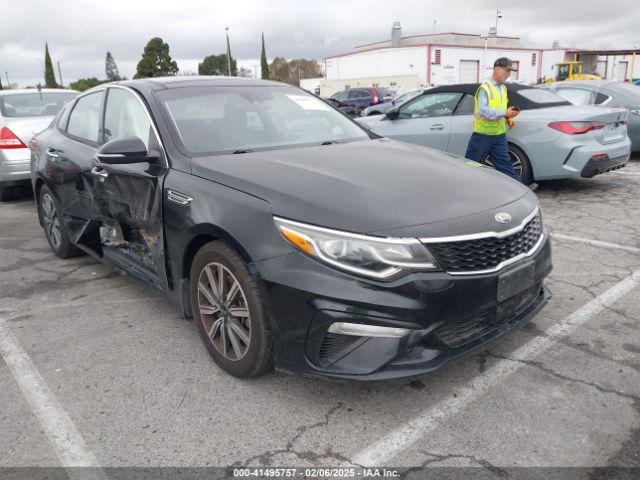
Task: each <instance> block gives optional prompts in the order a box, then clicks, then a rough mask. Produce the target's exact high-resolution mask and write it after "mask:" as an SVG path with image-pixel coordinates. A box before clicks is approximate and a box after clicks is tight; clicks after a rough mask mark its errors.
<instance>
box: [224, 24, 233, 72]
mask: <svg viewBox="0 0 640 480" xmlns="http://www.w3.org/2000/svg"><path fill="white" fill-rule="evenodd" d="M224 31H225V32H226V34H227V75H229V76H231V46H230V45H229V27H225V29H224Z"/></svg>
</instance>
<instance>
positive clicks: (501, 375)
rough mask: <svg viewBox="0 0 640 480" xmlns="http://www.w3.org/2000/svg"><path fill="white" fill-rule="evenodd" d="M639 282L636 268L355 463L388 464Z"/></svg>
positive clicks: (358, 456) (364, 452)
mask: <svg viewBox="0 0 640 480" xmlns="http://www.w3.org/2000/svg"><path fill="white" fill-rule="evenodd" d="M639 283H640V270H637V271H635V272H634V273H633V274H631V275H630V276H628V277H627V278H625V279H624V280H622V281H620V282H619V283H617V284H615V285H614V286H613V287H611V288H610V289H608V290H607V291H605V292H604V293H602V294H601V295H599V296H598V297H596V298H594V299H593V300H591V301H590V302H589V303H587V304H586V305H584V306H583V307H582V308H580V309H578V310H576V311H575V312H573V313H572V314H571V315H569V316H568V317H566V318H564V319H563V320H562V321H561V322H559V323H556V324H554V325H553V326H552V327H551V328H549V329H548V330H547V332H546V333H547V335H546V336H544V337H535V338H534V339H532V340H531V341H529V342H528V343H526V344H524V345H522V346H521V347H520V348H518V349H517V350H515V351H514V352H512V353H511V354H510V356H509V358H510V360H500V361H498V362H497V363H496V364H494V365H493V366H492V367H491V368H490V369H488V370H487V371H486V372H485V373H484V374H483V375H481V376H478V377H476V378H474V379H473V380H472V381H471V382H469V383H468V384H466V385H465V386H464V387H463V388H462V389H460V390H456V395H457V397H454V398H453V399H451V398H447V399H446V400H443V401H441V402H439V403H436V404H434V405H432V406H431V408H429V409H428V410H426V411H425V412H424V413H422V414H421V415H419V416H418V417H416V418H414V419H413V420H411V421H410V422H409V423H406V424H405V425H403V426H401V427H400V428H398V429H396V430H394V431H393V432H391V433H390V434H388V435H386V436H385V437H383V438H381V439H380V440H378V441H377V442H375V443H373V444H372V445H370V446H368V447H367V448H365V449H364V450H361V451H360V452H358V453H357V454H356V455H355V456H354V457H353V463H354V464H357V465H362V466H376V465H384V464H388V463H389V460H391V459H393V458H394V457H395V456H396V455H398V454H399V453H401V452H402V451H403V450H405V449H406V448H407V447H409V446H411V445H412V444H413V443H415V442H417V441H418V440H420V439H421V438H422V437H424V435H425V434H427V433H429V432H431V431H433V430H435V429H436V428H438V427H439V426H440V425H442V424H443V423H444V422H445V421H447V420H448V419H449V418H451V417H453V416H454V415H456V414H457V413H459V412H460V411H462V410H463V409H465V408H466V407H468V406H469V405H470V404H471V403H473V402H474V401H476V400H478V399H479V398H480V397H482V396H483V395H485V394H486V393H487V392H488V391H490V390H491V389H492V388H494V387H495V386H496V385H497V384H499V383H500V382H502V381H504V380H505V379H506V378H507V377H509V376H510V375H512V374H513V373H515V372H516V371H517V370H519V369H520V368H522V366H523V363H522V361H527V360H531V359H533V358H535V357H537V356H538V355H540V354H541V353H543V352H544V351H546V350H547V349H549V348H550V347H551V346H553V345H554V344H555V343H556V342H557V341H558V340H560V338H562V337H565V336H568V335H570V334H571V333H572V332H574V331H575V330H576V329H578V328H579V327H580V326H582V325H584V324H585V323H586V322H587V321H589V320H590V319H591V318H593V317H594V316H596V315H598V314H600V313H601V312H602V311H603V310H605V309H606V308H609V307H610V306H612V305H613V304H614V303H615V302H616V301H617V300H618V299H620V298H621V297H623V296H624V295H626V294H627V293H629V292H630V291H631V290H633V289H634V288H635V287H636V286H638V284H639ZM512 360H515V361H512Z"/></svg>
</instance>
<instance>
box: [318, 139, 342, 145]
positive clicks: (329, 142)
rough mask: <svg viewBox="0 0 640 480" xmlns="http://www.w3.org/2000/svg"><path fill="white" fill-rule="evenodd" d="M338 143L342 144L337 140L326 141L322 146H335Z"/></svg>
mask: <svg viewBox="0 0 640 480" xmlns="http://www.w3.org/2000/svg"><path fill="white" fill-rule="evenodd" d="M336 143H340V142H338V141H336V140H325V141H324V142H322V143H321V144H320V145H334V144H336Z"/></svg>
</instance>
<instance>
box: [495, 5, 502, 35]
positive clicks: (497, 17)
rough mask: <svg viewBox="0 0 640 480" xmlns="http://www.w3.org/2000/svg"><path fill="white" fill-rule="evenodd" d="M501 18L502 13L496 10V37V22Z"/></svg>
mask: <svg viewBox="0 0 640 480" xmlns="http://www.w3.org/2000/svg"><path fill="white" fill-rule="evenodd" d="M501 18H502V12H501V11H500V10H496V37H497V36H498V20H500V19H501Z"/></svg>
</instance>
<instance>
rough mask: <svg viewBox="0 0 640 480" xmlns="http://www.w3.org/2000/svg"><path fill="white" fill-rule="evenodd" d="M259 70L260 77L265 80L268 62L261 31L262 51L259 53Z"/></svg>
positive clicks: (267, 77)
mask: <svg viewBox="0 0 640 480" xmlns="http://www.w3.org/2000/svg"><path fill="white" fill-rule="evenodd" d="M260 72H261V75H260V76H261V77H262V78H263V79H265V80H268V79H269V62H267V51H266V50H265V48H264V32H262V52H261V53H260Z"/></svg>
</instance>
